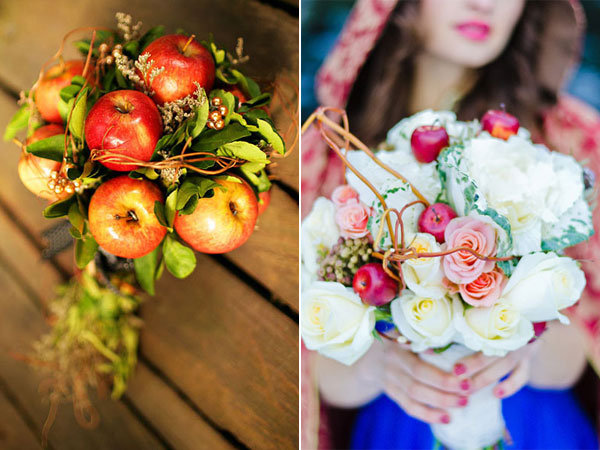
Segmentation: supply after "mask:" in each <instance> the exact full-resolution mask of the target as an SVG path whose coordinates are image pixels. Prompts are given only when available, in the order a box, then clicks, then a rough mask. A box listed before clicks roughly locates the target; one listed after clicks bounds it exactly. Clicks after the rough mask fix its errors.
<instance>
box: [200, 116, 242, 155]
mask: <svg viewBox="0 0 600 450" xmlns="http://www.w3.org/2000/svg"><path fill="white" fill-rule="evenodd" d="M248 136H250V132H249V131H248V130H247V129H246V128H245V127H244V126H242V125H240V124H239V123H231V124H229V125H228V126H226V127H225V128H223V129H222V130H221V131H217V130H210V129H209V130H205V131H204V132H203V133H202V134H201V135H200V136H198V138H197V139H196V140H195V141H194V143H193V144H192V145H191V147H190V148H191V150H193V151H195V152H210V151H213V150H216V149H217V148H219V147H221V146H222V145H224V144H227V143H229V142H233V141H239V140H240V139H243V138H245V137H248Z"/></svg>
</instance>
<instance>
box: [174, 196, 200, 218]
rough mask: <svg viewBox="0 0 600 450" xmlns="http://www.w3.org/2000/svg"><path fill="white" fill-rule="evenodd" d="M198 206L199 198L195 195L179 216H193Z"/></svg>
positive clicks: (180, 211)
mask: <svg viewBox="0 0 600 450" xmlns="http://www.w3.org/2000/svg"><path fill="white" fill-rule="evenodd" d="M197 206H198V196H197V195H193V196H192V197H190V199H189V201H188V202H187V203H186V204H185V206H184V207H183V208H181V209H180V210H179V214H180V215H182V216H187V215H189V214H192V213H193V212H194V211H195V210H196V207H197Z"/></svg>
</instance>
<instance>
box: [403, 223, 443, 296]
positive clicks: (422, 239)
mask: <svg viewBox="0 0 600 450" xmlns="http://www.w3.org/2000/svg"><path fill="white" fill-rule="evenodd" d="M409 242H410V241H409ZM409 246H410V247H413V248H414V249H415V250H416V251H417V252H419V253H434V252H439V251H441V248H440V245H439V244H438V243H437V241H436V240H435V237H433V236H432V235H431V234H429V233H417V235H416V236H415V238H414V239H413V240H412V242H410V244H409ZM402 272H403V274H404V281H405V282H406V285H407V286H408V288H409V289H410V290H411V291H413V292H414V293H415V294H417V295H419V296H422V297H434V298H439V297H443V296H444V295H445V293H446V288H445V287H444V285H443V284H442V279H443V278H444V274H443V272H442V265H441V258H415V259H409V260H407V261H405V262H404V263H402Z"/></svg>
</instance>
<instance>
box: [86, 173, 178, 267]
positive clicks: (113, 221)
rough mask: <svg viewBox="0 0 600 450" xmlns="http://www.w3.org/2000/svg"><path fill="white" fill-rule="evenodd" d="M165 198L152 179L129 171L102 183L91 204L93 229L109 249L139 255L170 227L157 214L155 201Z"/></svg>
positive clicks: (90, 218) (90, 211)
mask: <svg viewBox="0 0 600 450" xmlns="http://www.w3.org/2000/svg"><path fill="white" fill-rule="evenodd" d="M156 201H159V202H162V201H163V194H162V192H161V190H160V189H159V188H158V186H156V185H155V184H154V183H152V182H151V181H148V180H145V179H139V180H134V179H133V178H129V177H128V176H126V175H121V176H119V177H116V178H113V179H111V180H108V181H106V182H104V183H102V184H101V185H100V187H99V188H98V189H96V192H94V195H92V199H91V201H90V206H89V208H88V218H89V223H90V232H91V233H92V236H94V239H95V240H96V242H97V243H98V245H100V247H102V248H103V249H104V250H106V251H107V252H109V253H112V254H113V255H115V256H120V257H122V258H139V257H141V256H144V255H146V254H148V253H150V252H151V251H152V250H154V249H155V248H156V247H157V246H158V244H160V243H161V241H162V240H163V238H164V237H165V234H167V229H166V228H165V227H163V226H162V225H161V224H160V223H159V222H158V219H157V218H156V216H155V215H154V202H156Z"/></svg>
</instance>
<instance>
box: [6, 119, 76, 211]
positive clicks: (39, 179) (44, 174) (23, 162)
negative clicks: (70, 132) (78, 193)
mask: <svg viewBox="0 0 600 450" xmlns="http://www.w3.org/2000/svg"><path fill="white" fill-rule="evenodd" d="M64 132H65V130H64V128H63V127H62V125H58V124H55V123H52V124H50V125H44V126H43V127H40V128H38V129H37V130H35V131H34V133H33V134H32V135H31V137H30V138H29V139H27V142H25V145H29V144H33V143H34V142H37V141H41V140H42V139H46V138H48V137H50V136H55V135H57V134H63V133H64ZM61 165H62V164H61V163H60V162H58V161H53V160H51V159H46V158H40V157H38V156H35V155H32V154H31V153H27V152H26V151H24V152H23V153H22V154H21V159H19V165H18V166H17V170H18V172H19V178H21V181H22V182H23V184H24V185H25V187H26V188H27V189H29V190H30V191H31V192H33V193H34V194H35V195H37V196H38V197H41V198H45V199H47V200H50V201H51V202H55V201H57V200H60V199H62V198H65V197H67V196H68V195H69V193H67V192H64V191H63V192H62V193H60V194H56V193H55V192H54V190H53V189H50V187H49V186H48V182H49V181H50V180H51V179H52V178H51V174H52V172H58V171H59V170H60V167H61Z"/></svg>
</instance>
